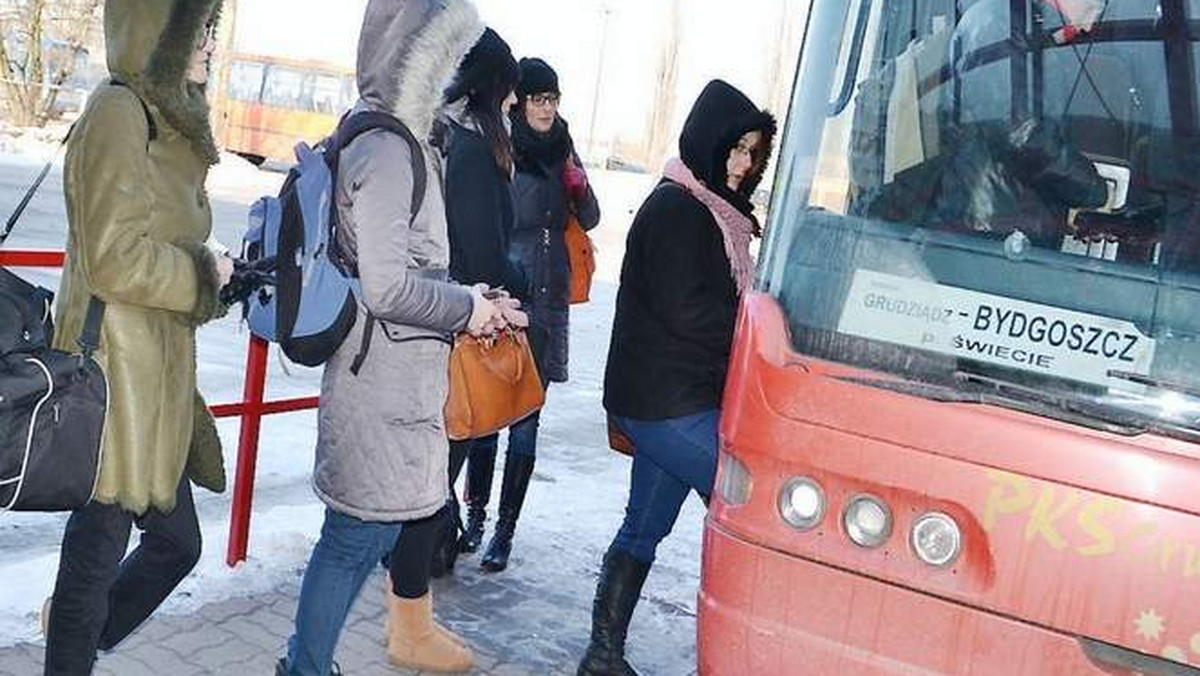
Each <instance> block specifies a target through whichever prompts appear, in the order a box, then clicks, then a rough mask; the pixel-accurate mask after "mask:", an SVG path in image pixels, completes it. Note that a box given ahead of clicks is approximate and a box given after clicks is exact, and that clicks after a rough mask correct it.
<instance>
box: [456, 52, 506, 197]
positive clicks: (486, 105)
mask: <svg viewBox="0 0 1200 676" xmlns="http://www.w3.org/2000/svg"><path fill="white" fill-rule="evenodd" d="M516 86H517V72H516V69H511V70H510V69H508V68H501V69H499V70H497V71H496V72H495V73H493V74H492V76H491V77H489V78H488V79H487V80H486V81H485V82H484V83H483V84H481V85H479V86H478V87H475V88H474V89H472V90H471V93H470V94H468V95H467V114H468V115H470V116H471V118H472V119H473V120H475V123H476V124H478V125H479V131H480V133H482V134H483V138H484V140H485V141H487V144H488V147H489V148H491V150H492V157H493V158H494V159H495V160H496V166H497V167H498V168H499V169H500V171H501V172H502V173H503V174H504V175H505V176H506V177H508V176H512V172H513V149H512V140H511V139H509V136H508V129H507V128H506V127H505V126H504V114H503V113H501V112H500V106H501V105H502V104H503V103H504V99H506V98H508V95H509V94H510V93H512V91H513V89H515V88H516Z"/></svg>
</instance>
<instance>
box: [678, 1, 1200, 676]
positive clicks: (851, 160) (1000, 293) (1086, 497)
mask: <svg viewBox="0 0 1200 676" xmlns="http://www.w3.org/2000/svg"><path fill="white" fill-rule="evenodd" d="M809 12H810V16H809V21H808V28H807V37H806V40H805V42H804V46H803V52H802V55H801V57H800V62H799V70H798V74H797V78H796V83H795V90H794V101H793V105H792V108H791V114H790V119H789V121H788V123H787V127H786V132H785V135H784V141H783V144H782V150H781V156H780V159H779V168H778V173H777V177H776V184H775V187H774V191H773V198H772V208H771V214H770V219H769V223H768V233H767V240H766V241H765V242H764V245H763V252H762V254H761V260H760V269H759V277H758V281H757V286H756V291H755V292H754V293H753V294H750V295H749V296H748V297H747V299H746V300H745V301H744V303H743V307H742V311H741V315H740V319H739V325H738V330H737V337H736V339H735V345H734V351H733V356H732V362H731V366H730V375H729V380H728V384H727V389H726V394H725V402H724V408H723V419H722V430H721V458H720V469H719V473H718V479H717V488H716V490H715V491H714V493H715V495H714V497H713V501H712V505H711V508H710V511H709V515H708V519H707V522H706V526H705V535H704V555H703V566H702V580H701V591H700V596H699V604H698V606H699V617H698V661H699V673H701V674H812V675H819V676H834V675H836V676H854V675H881V674H888V675H890V674H897V675H898V674H906V675H907V674H912V675H915V674H922V675H925V674H956V675H957V674H963V675H965V674H971V675H976V676H977V675H992V674H995V675H997V676H1000V675H1003V676H1015V675H1033V674H1038V675H1044V674H1051V675H1055V674H1096V675H1098V674H1143V675H1146V676H1151V675H1153V676H1166V675H1183V674H1191V675H1194V674H1200V134H1198V131H1197V129H1198V128H1200V112H1198V111H1200V103H1198V101H1197V90H1198V89H1200V86H1198V85H1200V73H1198V68H1197V58H1198V57H1200V52H1198V50H1197V47H1198V41H1200V2H1197V1H1196V0H1137V1H1127V2H1126V1H1121V0H1054V1H1049V0H1048V1H1045V2H1043V1H1037V0H973V1H969V2H963V1H961V0H960V1H955V0H813V2H812V4H811V8H810V10H809Z"/></svg>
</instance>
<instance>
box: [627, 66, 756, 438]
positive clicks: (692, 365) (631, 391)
mask: <svg viewBox="0 0 1200 676" xmlns="http://www.w3.org/2000/svg"><path fill="white" fill-rule="evenodd" d="M754 130H758V131H761V132H763V145H762V148H763V153H762V155H763V157H765V156H766V155H767V154H768V153H769V152H770V145H771V140H772V138H773V136H774V131H775V123H774V120H773V119H772V118H771V116H770V115H768V114H767V113H765V112H763V111H760V110H759V109H757V108H755V107H754V104H753V103H751V101H750V100H749V99H748V98H746V96H745V95H743V94H742V93H741V92H739V91H738V90H737V89H734V88H733V87H732V86H730V85H728V84H726V83H724V82H721V81H719V80H718V81H714V82H712V83H710V84H709V85H708V86H707V87H706V88H705V89H704V91H703V92H702V93H701V94H700V98H699V99H698V100H697V101H696V104H695V105H694V106H693V107H692V111H691V113H690V114H689V116H688V119H687V122H686V124H685V125H684V130H683V134H682V135H681V136H680V139H679V149H680V156H681V158H682V159H683V161H684V164H686V165H687V166H688V168H689V169H691V171H692V173H693V174H695V175H696V177H697V178H698V179H700V180H701V181H703V182H704V184H705V185H706V186H708V187H709V189H710V190H712V191H713V192H715V193H717V194H718V195H720V196H721V197H722V198H724V199H725V200H726V201H728V202H729V203H730V204H732V205H734V206H735V207H737V208H738V209H739V210H740V211H741V212H742V213H744V214H746V215H748V216H749V215H751V211H752V207H751V204H750V200H749V198H748V196H749V195H750V194H751V193H752V192H753V190H754V188H755V187H756V186H757V185H758V182H759V180H760V179H761V171H762V169H761V166H762V164H763V162H757V163H756V165H757V169H756V170H755V171H754V172H753V173H752V175H750V176H747V177H746V180H745V181H744V182H743V184H742V186H740V188H739V190H738V191H736V192H735V191H732V190H730V189H729V188H728V187H726V185H725V182H726V175H725V174H726V168H725V167H726V160H727V159H728V157H729V152H730V150H732V149H733V147H734V146H735V145H736V144H737V142H738V140H739V139H740V138H741V137H742V135H744V134H746V133H747V132H750V131H754ZM737 304H738V293H737V287H736V286H735V285H734V282H733V278H732V275H731V274H730V266H729V259H728V257H727V256H726V254H725V244H724V238H723V237H722V234H721V230H720V227H719V226H718V225H717V222H716V219H715V218H714V217H713V215H712V213H711V212H710V211H709V210H708V208H707V207H706V206H704V204H703V203H701V202H700V201H699V200H697V199H696V198H695V197H693V196H692V194H691V193H690V192H688V190H687V189H686V188H684V187H683V186H680V185H678V184H676V183H674V182H672V181H669V180H663V181H662V182H661V183H660V184H659V185H658V187H657V188H655V190H654V192H653V193H651V194H650V197H648V198H647V199H646V201H645V202H644V203H643V204H642V207H641V209H640V210H639V211H638V213H637V216H636V217H635V218H634V221H633V225H632V227H631V228H630V230H629V235H628V238H627V240H626V249H625V260H624V262H623V264H622V267H621V286H620V289H619V291H618V292H617V309H616V317H615V319H614V320H613V334H612V342H611V343H610V345H609V351H608V366H607V369H606V371H605V376H604V407H605V409H607V410H608V412H609V413H611V414H613V415H617V416H621V417H626V418H633V419H636V420H664V419H668V418H678V417H682V416H686V415H691V414H694V413H699V412H702V411H706V410H712V409H715V408H718V407H719V406H720V402H721V391H722V389H723V387H724V384H725V371H726V368H727V366H728V363H729V351H730V346H731V344H732V342H733V328H734V322H735V319H736V314H737Z"/></svg>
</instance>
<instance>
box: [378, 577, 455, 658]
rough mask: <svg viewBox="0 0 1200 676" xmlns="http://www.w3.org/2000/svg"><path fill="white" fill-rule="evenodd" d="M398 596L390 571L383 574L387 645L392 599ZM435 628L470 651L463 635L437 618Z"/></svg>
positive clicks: (384, 638) (390, 627)
mask: <svg viewBox="0 0 1200 676" xmlns="http://www.w3.org/2000/svg"><path fill="white" fill-rule="evenodd" d="M432 593H433V592H430V594H432ZM397 598H399V597H397V596H396V594H395V592H393V591H392V576H391V574H390V573H385V574H384V576H383V599H384V605H385V606H387V608H388V613H387V615H384V616H383V643H384V645H387V642H388V640H389V637H390V636H391V635H392V611H391V607H392V601H393V600H394V599H397ZM433 628H434V629H436V630H437V631H438V632H440V633H441V634H442V636H445V637H446V638H448V639H450V640H451V641H454V643H455V644H457V645H458V646H459V647H461V648H462V649H464V650H467V651H468V652H470V651H469V650H468V649H467V643H466V641H463V640H462V637H461V636H459V635H458V634H455V633H454V632H452V631H450V630H449V629H447V628H445V627H443V626H442V625H441V624H439V623H438V621H437V620H434V621H433Z"/></svg>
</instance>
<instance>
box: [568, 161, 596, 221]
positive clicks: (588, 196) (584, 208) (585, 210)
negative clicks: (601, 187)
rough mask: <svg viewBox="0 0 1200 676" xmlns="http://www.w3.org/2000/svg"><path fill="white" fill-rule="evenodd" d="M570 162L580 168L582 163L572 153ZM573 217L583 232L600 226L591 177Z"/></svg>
mask: <svg viewBox="0 0 1200 676" xmlns="http://www.w3.org/2000/svg"><path fill="white" fill-rule="evenodd" d="M571 160H572V161H574V162H575V165H576V166H578V167H582V166H583V163H582V162H580V161H579V156H578V155H576V154H575V152H574V151H572V152H571ZM575 216H576V217H577V218H578V219H579V225H580V226H581V227H582V228H583V229H584V230H591V229H592V228H594V227H596V226H597V225H600V201H599V200H597V199H596V193H595V191H593V190H592V181H591V177H590V176H589V177H588V182H587V191H586V192H585V194H584V196H583V199H582V200H580V201H579V203H578V204H576V205H575Z"/></svg>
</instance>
